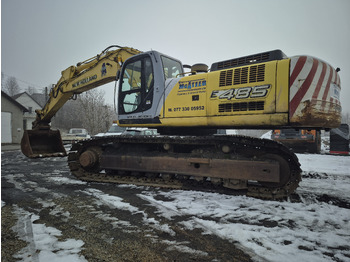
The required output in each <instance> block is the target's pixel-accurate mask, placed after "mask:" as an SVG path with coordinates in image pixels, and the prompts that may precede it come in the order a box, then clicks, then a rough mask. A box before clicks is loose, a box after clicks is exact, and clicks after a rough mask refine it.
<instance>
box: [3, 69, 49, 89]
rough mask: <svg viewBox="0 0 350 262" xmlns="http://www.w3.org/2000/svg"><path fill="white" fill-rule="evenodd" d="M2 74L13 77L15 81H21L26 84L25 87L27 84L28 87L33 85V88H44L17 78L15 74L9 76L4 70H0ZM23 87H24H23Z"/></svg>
mask: <svg viewBox="0 0 350 262" xmlns="http://www.w3.org/2000/svg"><path fill="white" fill-rule="evenodd" d="M2 74H3V75H5V76H7V77H13V78H15V79H16V81H17V82H22V83H24V84H26V85H28V86H27V87H29V86H30V87H34V88H36V89H39V90H41V91H43V90H44V89H45V87H39V86H38V85H36V84H33V83H30V82H28V81H25V80H21V79H19V78H18V77H15V76H10V75H8V74H5V73H4V72H2ZM24 89H25V88H24Z"/></svg>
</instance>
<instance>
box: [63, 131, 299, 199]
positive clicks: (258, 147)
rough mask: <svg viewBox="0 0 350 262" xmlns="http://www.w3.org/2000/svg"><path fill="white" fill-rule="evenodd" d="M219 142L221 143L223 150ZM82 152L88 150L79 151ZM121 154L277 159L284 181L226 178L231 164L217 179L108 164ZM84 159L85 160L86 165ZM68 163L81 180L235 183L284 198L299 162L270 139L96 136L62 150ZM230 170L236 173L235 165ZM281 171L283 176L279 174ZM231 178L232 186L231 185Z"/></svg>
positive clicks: (205, 185)
mask: <svg viewBox="0 0 350 262" xmlns="http://www.w3.org/2000/svg"><path fill="white" fill-rule="evenodd" d="M223 146H226V149H223ZM87 151H88V152H89V154H87V153H84V152H87ZM223 151H224V152H223ZM83 153H84V154H85V155H93V157H88V160H89V161H90V162H93V163H90V162H89V161H85V160H86V157H85V155H83V157H82V154H83ZM127 157H130V158H133V159H134V158H135V159H139V158H140V159H141V158H145V159H152V158H153V157H158V159H165V158H164V157H168V158H169V159H175V160H181V159H182V160H183V161H186V160H187V159H196V161H197V162H199V163H206V161H208V163H209V162H210V161H212V160H214V161H215V160H217V161H221V162H220V163H228V162H226V160H227V161H230V160H233V161H231V162H232V163H238V164H240V163H241V162H244V161H245V162H247V161H249V162H247V163H248V164H250V163H251V164H252V165H255V164H257V163H263V164H264V163H265V162H266V163H268V162H274V163H276V162H281V163H280V166H281V168H280V172H281V176H283V177H284V180H283V182H280V183H273V182H258V181H250V180H245V179H242V178H240V179H236V178H235V179H232V180H231V179H230V178H228V177H229V174H230V170H231V169H232V170H233V169H235V165H233V166H232V167H230V168H228V169H229V170H227V171H225V172H223V173H225V174H223V177H222V178H221V177H218V175H216V177H211V176H210V174H209V175H208V174H206V175H204V176H202V175H201V174H200V173H195V174H194V175H188V174H187V175H183V174H176V173H174V172H172V170H168V172H169V173H167V172H164V170H163V171H162V172H149V171H145V172H143V171H142V170H139V169H137V168H134V167H133V165H130V168H123V169H122V170H118V168H115V167H114V166H115V162H118V161H119V162H120V161H122V160H125V158H127ZM95 158H96V159H95ZM91 159H94V161H92V160H91ZM106 159H107V160H106ZM86 162H89V163H88V164H86ZM106 162H107V165H111V166H113V168H111V169H110V168H104V167H103V165H106V164H104V163H106ZM231 162H230V163H231ZM82 163H83V164H82ZM101 163H102V165H101ZM135 163H136V162H135ZM179 163H180V162H179ZM136 164H137V163H136ZM68 165H69V168H70V170H71V172H72V174H73V175H74V176H76V177H77V178H79V179H81V180H83V181H90V182H92V181H93V182H108V183H118V184H135V185H145V186H154V187H163V188H171V189H194V188H196V189H199V190H208V189H209V190H213V191H222V190H224V191H232V190H233V188H235V189H238V191H239V192H240V193H243V194H246V195H247V196H252V197H257V198H262V199H282V198H285V197H287V196H289V195H290V194H292V193H293V192H294V191H295V189H296V188H297V187H298V184H299V181H300V180H301V169H300V164H299V161H298V159H297V157H296V155H295V154H294V153H292V152H291V151H290V150H289V149H288V148H286V147H285V146H283V145H282V144H280V143H277V142H274V141H271V140H266V139H256V138H250V137H244V136H209V137H178V136H157V137H130V136H114V137H102V138H96V139H91V140H85V141H81V142H77V143H75V144H73V146H72V148H71V151H70V152H69V155H68ZM240 167H241V166H240ZM198 168H199V164H198ZM235 172H236V173H237V170H236V171H235ZM285 174H288V175H286V176H285ZM267 175H268V174H267ZM219 176H220V175H219ZM232 182H233V184H235V185H233V186H231V185H232ZM237 183H238V186H237ZM242 185H243V186H242ZM232 192H236V191H232Z"/></svg>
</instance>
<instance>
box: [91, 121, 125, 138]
mask: <svg viewBox="0 0 350 262" xmlns="http://www.w3.org/2000/svg"><path fill="white" fill-rule="evenodd" d="M125 130H126V128H125V127H120V126H118V124H116V123H113V124H112V126H111V127H110V129H109V130H108V131H107V132H106V133H98V134H96V135H94V137H101V136H118V135H121V134H122V133H123V132H124V131H125Z"/></svg>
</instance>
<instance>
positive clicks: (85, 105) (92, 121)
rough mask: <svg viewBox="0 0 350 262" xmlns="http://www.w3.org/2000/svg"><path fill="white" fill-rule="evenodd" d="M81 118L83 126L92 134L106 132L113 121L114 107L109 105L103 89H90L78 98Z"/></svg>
mask: <svg viewBox="0 0 350 262" xmlns="http://www.w3.org/2000/svg"><path fill="white" fill-rule="evenodd" d="M78 103H79V108H80V110H79V112H80V119H81V121H82V123H83V127H84V128H86V129H87V130H88V132H89V133H90V134H92V135H95V134H97V133H100V132H106V131H107V130H108V128H109V126H110V125H111V123H112V121H113V116H114V112H113V109H112V107H110V106H107V105H106V104H105V100H104V92H103V91H102V90H97V89H94V90H90V91H88V92H85V93H82V94H81V95H80V96H79V98H78Z"/></svg>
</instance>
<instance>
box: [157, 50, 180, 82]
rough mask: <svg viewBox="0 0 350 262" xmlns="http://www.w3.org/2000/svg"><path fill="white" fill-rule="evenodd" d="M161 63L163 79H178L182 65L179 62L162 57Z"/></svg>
mask: <svg viewBox="0 0 350 262" xmlns="http://www.w3.org/2000/svg"><path fill="white" fill-rule="evenodd" d="M162 62H163V70H164V76H165V79H167V78H175V77H180V76H181V75H180V74H182V73H183V69H182V65H181V63H180V62H178V61H176V60H174V59H171V58H169V57H166V56H162Z"/></svg>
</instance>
